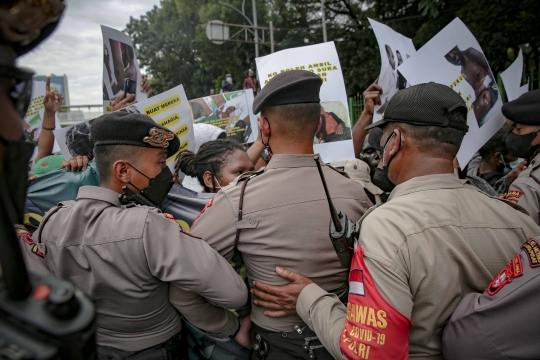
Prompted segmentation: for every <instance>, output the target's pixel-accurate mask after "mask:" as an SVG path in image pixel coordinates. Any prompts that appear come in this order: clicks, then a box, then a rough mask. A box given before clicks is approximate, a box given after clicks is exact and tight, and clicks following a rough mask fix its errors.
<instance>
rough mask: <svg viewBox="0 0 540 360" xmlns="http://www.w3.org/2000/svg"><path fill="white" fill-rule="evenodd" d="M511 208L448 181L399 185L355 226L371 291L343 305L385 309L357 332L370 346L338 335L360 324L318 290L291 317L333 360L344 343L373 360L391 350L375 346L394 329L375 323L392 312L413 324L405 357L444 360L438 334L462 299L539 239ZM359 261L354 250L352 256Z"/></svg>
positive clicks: (424, 179)
mask: <svg viewBox="0 0 540 360" xmlns="http://www.w3.org/2000/svg"><path fill="white" fill-rule="evenodd" d="M514 206H515V205H513V204H512V203H510V202H506V201H504V200H501V199H496V198H491V197H489V196H488V195H485V194H484V193H482V192H480V191H479V190H477V189H476V188H474V187H472V186H470V185H466V184H464V181H463V180H460V179H458V178H457V177H456V176H455V175H453V174H442V175H428V176H421V177H416V178H413V179H411V180H409V181H407V182H405V183H402V184H400V185H398V186H396V188H395V189H394V190H393V192H392V193H391V195H390V198H389V201H388V202H387V203H385V204H383V205H381V206H379V207H377V208H372V209H371V210H370V211H369V212H368V213H366V215H365V217H364V218H363V219H362V220H361V231H360V238H359V245H360V246H361V248H362V250H363V252H364V257H363V260H364V261H365V265H366V268H365V269H361V270H362V271H364V272H366V271H367V272H369V274H370V275H371V277H372V278H373V281H374V283H375V284H376V288H372V289H368V288H366V289H365V293H364V297H360V296H357V295H349V304H350V303H351V300H355V299H354V297H355V296H357V298H356V299H357V300H358V301H359V302H360V303H361V302H362V301H369V299H370V298H371V297H373V296H376V295H379V294H378V293H380V295H382V298H384V300H385V301H386V305H384V306H385V308H384V309H380V310H383V311H385V312H383V313H378V312H377V309H375V313H376V314H377V321H376V322H372V324H371V325H370V326H367V327H366V326H365V325H366V323H363V324H362V325H364V327H365V328H366V329H368V330H369V331H370V333H372V334H373V338H372V339H371V341H370V342H367V340H366V339H365V338H364V339H363V341H360V340H358V339H359V338H362V336H356V337H355V338H354V339H352V338H349V332H347V334H343V331H344V324H345V325H348V324H349V323H350V322H354V321H356V320H358V317H357V318H356V319H351V315H352V314H353V312H351V311H350V312H349V313H348V312H347V307H345V306H344V305H343V304H341V302H340V301H339V299H338V298H337V297H336V296H335V295H333V294H328V293H327V292H325V291H323V290H322V289H321V288H320V287H319V286H318V285H316V284H310V285H308V286H307V287H306V288H304V289H303V291H302V292H301V293H300V296H299V298H298V303H297V312H298V314H299V315H300V316H301V318H302V319H303V320H304V321H305V322H306V323H307V324H308V325H309V326H310V328H312V329H313V330H315V332H316V333H317V335H318V336H319V339H321V341H322V343H323V345H325V347H326V348H327V349H328V350H329V351H330V353H331V354H332V355H333V356H334V357H336V358H345V357H344V356H343V355H342V351H341V349H340V342H342V341H349V344H348V345H349V346H350V348H352V349H354V350H358V349H359V348H360V346H364V348H363V349H364V350H366V351H364V352H362V355H363V356H364V357H362V356H358V357H357V358H367V357H366V356H365V355H366V352H367V350H368V348H367V346H370V347H371V354H372V355H374V354H375V353H376V350H380V351H383V352H384V347H385V346H386V347H389V346H392V343H391V340H390V338H388V342H386V343H384V341H383V343H382V344H381V343H380V342H379V341H378V340H379V335H378V336H375V335H377V334H382V335H384V334H385V332H388V331H390V330H391V328H392V326H393V325H394V324H392V323H391V322H387V321H381V322H380V321H378V320H381V319H380V318H379V315H384V316H386V314H390V312H391V311H392V310H397V311H398V312H399V313H400V314H401V315H402V316H404V317H405V318H407V319H410V320H412V324H413V325H412V327H410V325H409V326H408V327H410V335H409V353H410V357H411V358H422V359H442V355H441V337H442V331H443V329H444V326H445V325H446V324H447V322H448V320H449V319H450V316H451V315H452V313H453V311H454V309H455V308H456V307H457V305H458V304H459V301H460V300H461V299H462V297H463V296H464V295H465V294H468V293H471V292H479V291H482V290H483V289H485V287H486V284H488V283H489V282H490V281H491V279H493V277H494V276H496V275H497V274H498V273H499V271H500V269H501V268H502V267H503V266H504V265H505V264H506V263H507V262H508V261H509V260H510V259H511V258H512V256H514V255H515V254H516V252H517V251H518V249H519V247H520V246H521V245H522V244H523V242H525V241H526V240H527V239H529V238H530V237H533V236H537V235H539V234H540V228H539V227H538V226H537V225H536V224H535V223H534V221H532V220H531V218H530V217H528V216H526V215H525V214H524V213H523V212H521V211H518V209H519V207H516V208H517V209H513V208H512V207H514ZM358 253H359V248H358V247H357V249H356V253H355V256H357V254H358ZM353 262H354V259H353ZM300 273H301V272H300ZM362 290H364V289H362ZM351 292H353V291H352V288H351ZM377 292H378V293H377ZM351 296H353V297H351ZM348 315H349V317H348ZM357 315H358V313H357ZM352 318H354V316H352ZM360 318H361V319H362V320H361V321H364V320H365V319H363V318H362V317H360ZM356 325H359V324H358V323H357V324H356ZM367 325H369V319H368V322H367ZM401 330H402V331H408V328H405V327H402V328H401ZM405 334H406V333H405ZM345 335H346V336H347V338H348V340H347V339H344V338H343V337H342V336H345ZM356 335H358V333H357V334H356ZM370 336H371V335H370ZM351 339H352V340H353V341H352V342H351ZM362 342H363V344H360V343H362ZM344 344H345V345H346V344H347V343H346V342H345V343H342V344H341V345H342V346H343V345H344ZM377 348H378V349H377ZM342 349H343V347H342ZM370 358H371V357H370ZM373 358H375V357H373ZM382 358H388V357H382Z"/></svg>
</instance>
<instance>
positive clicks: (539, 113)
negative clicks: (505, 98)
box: [501, 89, 540, 125]
mask: <svg viewBox="0 0 540 360" xmlns="http://www.w3.org/2000/svg"><path fill="white" fill-rule="evenodd" d="M501 111H502V113H503V115H504V116H505V117H506V118H507V119H509V120H512V121H513V122H515V123H518V124H524V125H540V89H539V90H533V91H529V92H526V93H525V94H523V95H521V96H520V97H519V98H517V99H516V100H513V101H509V102H507V103H506V104H504V105H503V106H502V109H501Z"/></svg>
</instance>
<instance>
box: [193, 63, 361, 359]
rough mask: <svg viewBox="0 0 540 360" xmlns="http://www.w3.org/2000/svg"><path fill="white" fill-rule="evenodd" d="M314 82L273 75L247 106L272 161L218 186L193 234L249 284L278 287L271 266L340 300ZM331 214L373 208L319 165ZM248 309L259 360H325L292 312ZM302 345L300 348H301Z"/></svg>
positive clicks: (342, 289) (355, 187)
mask: <svg viewBox="0 0 540 360" xmlns="http://www.w3.org/2000/svg"><path fill="white" fill-rule="evenodd" d="M321 85H322V80H321V78H320V77H319V76H317V75H315V74H313V73H311V72H309V71H303V70H292V71H287V72H284V73H281V74H279V75H277V76H275V77H274V78H273V79H272V80H270V82H268V84H266V86H265V87H264V88H263V89H262V90H261V92H260V93H259V95H257V97H256V98H255V102H254V104H253V111H254V113H259V112H260V113H261V115H260V117H259V129H260V131H261V136H260V138H261V141H262V143H263V144H264V145H266V147H267V149H268V151H269V152H270V153H271V154H272V158H271V160H270V162H269V163H268V166H266V167H265V168H264V169H263V170H262V171H259V172H255V173H247V174H244V175H242V176H240V177H239V178H237V179H236V180H235V181H234V182H232V183H231V184H230V185H229V186H228V187H225V188H223V189H222V190H221V191H220V192H218V193H217V195H216V196H215V197H214V199H213V200H212V201H211V203H210V204H209V205H208V206H207V207H206V209H205V210H204V211H203V213H202V214H201V215H200V216H199V218H198V219H197V220H196V221H195V222H194V224H193V226H192V228H191V230H192V232H193V233H194V234H196V235H197V236H201V237H202V238H203V239H205V240H206V241H207V242H208V243H209V244H210V246H212V247H213V248H215V249H216V250H217V251H218V252H219V253H220V254H221V255H223V256H224V257H225V258H226V259H227V260H232V259H233V257H234V256H235V255H237V254H238V252H240V253H241V255H242V258H243V261H244V263H245V266H246V268H247V275H248V279H249V281H250V282H253V281H264V282H267V283H272V284H284V283H285V281H284V280H283V279H281V278H280V277H279V276H278V275H277V274H276V273H275V271H274V269H275V266H276V265H281V266H286V267H290V268H292V269H295V271H298V272H301V273H304V274H309V276H310V277H311V278H313V279H314V281H315V282H316V283H317V284H318V285H319V286H321V288H323V289H325V290H327V291H329V292H331V293H334V294H335V295H336V298H342V299H345V298H346V294H347V269H346V268H343V267H341V265H340V263H339V261H338V257H337V255H336V253H335V251H334V249H333V247H332V244H331V242H330V238H329V236H328V231H329V222H330V211H329V209H328V203H327V199H326V196H325V193H324V187H323V184H322V182H321V179H320V176H319V173H318V171H317V167H316V163H315V161H314V154H313V137H314V135H315V132H316V130H317V126H318V122H319V116H320V111H321V110H320V109H321V108H320V99H319V90H320V87H321ZM323 172H324V176H325V178H326V182H327V184H328V188H329V192H330V194H331V196H332V198H333V200H334V204H335V206H336V208H337V209H339V210H341V211H342V212H344V213H345V214H347V216H348V217H349V219H351V220H353V221H357V220H358V219H360V217H361V216H362V215H363V214H364V212H365V211H366V210H367V209H368V208H369V206H370V205H371V203H370V201H369V200H368V199H367V197H366V194H365V192H364V190H363V188H362V186H361V185H360V184H359V183H358V182H356V181H353V180H350V179H347V178H346V177H344V176H343V175H341V174H340V173H339V172H337V171H335V170H334V169H331V168H330V167H326V166H323ZM265 310H267V309H265V308H264V307H261V306H259V305H258V304H257V303H254V304H252V313H251V317H252V321H253V324H254V326H253V327H254V332H255V334H256V337H255V344H254V358H257V359H262V358H265V359H270V360H271V359H285V360H287V359H295V358H296V359H297V358H302V359H309V358H310V356H316V358H317V359H331V358H332V357H331V355H330V354H328V352H327V351H326V350H325V349H324V348H323V347H322V346H321V344H320V342H319V340H318V339H317V337H316V335H315V334H314V333H313V332H312V331H311V330H310V329H309V328H308V327H307V326H306V324H305V323H304V322H303V321H302V320H301V319H300V317H298V316H297V315H296V314H292V315H291V316H287V317H284V318H281V319H273V318H270V317H268V316H265V315H264V312H265ZM304 345H307V346H306V349H305V350H304Z"/></svg>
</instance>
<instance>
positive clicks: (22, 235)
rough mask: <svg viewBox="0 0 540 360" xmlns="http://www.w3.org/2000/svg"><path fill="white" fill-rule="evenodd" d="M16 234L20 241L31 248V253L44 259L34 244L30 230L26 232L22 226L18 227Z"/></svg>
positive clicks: (16, 227)
mask: <svg viewBox="0 0 540 360" xmlns="http://www.w3.org/2000/svg"><path fill="white" fill-rule="evenodd" d="M15 233H16V234H17V238H18V239H19V240H22V241H24V242H25V243H26V244H27V245H29V246H30V247H31V250H30V251H32V253H34V254H36V255H37V256H39V257H44V255H43V253H42V252H41V251H40V250H39V248H38V246H37V245H36V244H35V243H34V239H33V238H32V234H30V232H29V231H28V230H26V229H25V228H24V227H22V226H20V225H16V226H15Z"/></svg>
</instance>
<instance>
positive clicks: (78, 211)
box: [35, 112, 247, 356]
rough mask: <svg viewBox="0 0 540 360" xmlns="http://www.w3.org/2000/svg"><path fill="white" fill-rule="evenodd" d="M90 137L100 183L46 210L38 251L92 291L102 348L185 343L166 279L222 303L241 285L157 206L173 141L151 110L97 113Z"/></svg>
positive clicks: (236, 302) (236, 298)
mask: <svg viewBox="0 0 540 360" xmlns="http://www.w3.org/2000/svg"><path fill="white" fill-rule="evenodd" d="M91 135H92V139H93V141H94V150H93V151H94V156H95V160H96V165H97V169H98V172H99V175H100V186H99V187H96V186H85V187H82V188H81V189H80V190H79V193H78V196H77V201H76V202H73V201H70V202H66V203H65V204H59V206H58V207H57V208H54V209H53V210H51V211H50V212H49V213H48V214H47V215H46V216H45V217H44V219H43V221H42V222H41V225H40V227H39V229H38V230H37V231H36V233H37V236H36V239H35V240H36V243H37V244H38V246H40V248H41V249H42V252H43V254H44V256H43V258H40V259H41V260H42V261H44V262H45V263H46V265H47V267H48V268H49V269H50V271H52V272H53V273H55V274H56V275H58V276H59V277H62V278H64V279H67V280H69V281H71V282H73V283H74V284H75V285H77V286H78V287H79V288H81V289H82V290H83V291H84V292H86V293H87V294H89V295H90V296H91V297H92V298H93V299H94V301H95V303H96V308H97V314H98V315H97V318H98V321H97V322H98V328H97V331H96V334H97V335H96V338H97V339H96V340H97V344H98V354H101V355H104V356H113V355H114V356H128V355H129V353H131V352H136V351H141V350H144V351H152V350H153V349H154V348H155V347H158V348H160V347H165V348H167V349H168V350H167V351H169V350H170V349H173V348H174V349H178V348H185V346H184V345H178V341H179V340H180V339H181V336H180V335H179V333H180V329H181V322H180V315H179V314H178V313H177V311H176V309H175V307H174V306H173V305H174V304H175V303H183V302H184V303H185V301H183V300H184V299H181V298H179V299H178V301H175V299H174V297H173V298H171V300H170V301H169V284H171V286H175V287H177V288H178V289H179V290H182V291H178V292H171V294H172V295H173V296H174V295H175V294H176V295H177V296H182V294H183V293H185V292H189V293H190V297H191V296H192V295H193V294H196V295H198V296H202V297H204V298H206V300H207V301H208V302H210V303H211V304H213V305H216V306H220V307H224V308H236V307H240V306H242V305H244V304H245V303H246V301H247V289H246V286H245V284H244V283H243V281H242V280H241V278H240V277H239V276H238V275H237V274H236V273H235V272H234V270H233V269H232V268H231V266H230V265H229V264H228V262H227V261H226V260H225V259H224V258H223V257H221V256H220V255H219V254H218V253H217V252H216V251H215V250H213V249H212V248H211V247H210V246H208V245H207V244H206V243H205V242H204V241H203V240H202V239H200V238H197V237H195V236H193V235H191V234H188V233H185V232H183V231H181V229H180V227H179V226H178V224H177V223H176V222H175V221H174V219H171V218H170V217H168V216H166V215H165V214H163V213H161V211H160V210H159V209H158V208H157V206H158V205H159V204H161V202H162V201H163V200H164V198H165V196H166V195H167V193H168V191H169V189H170V187H171V186H172V184H173V180H172V174H171V171H170V170H169V168H168V167H167V166H166V161H167V159H168V158H170V157H171V156H172V155H174V154H175V153H176V151H177V150H178V148H179V140H178V137H176V135H175V134H174V133H172V132H171V131H169V130H167V129H165V128H163V127H161V126H159V125H157V124H156V123H155V122H154V121H153V120H152V119H151V118H150V117H148V116H145V115H141V114H128V113H123V112H116V113H111V114H108V115H104V116H102V117H100V118H98V119H96V120H94V122H93V123H92V126H91ZM122 193H124V194H123V195H121V194H122ZM140 204H145V205H140ZM35 258H36V259H38V257H37V256H36V257H35ZM211 314H212V313H210V312H208V313H206V314H187V315H194V316H195V315H197V316H205V315H207V316H208V318H207V320H206V322H208V323H209V324H212V323H213V322H214V321H217V320H216V319H214V318H211V316H212V315H211ZM221 314H222V315H223V314H224V313H223V312H221ZM221 319H222V318H221V317H220V320H221ZM225 323H227V320H225ZM214 328H215V327H214ZM233 330H234V329H233ZM216 332H219V329H218V330H216ZM181 340H182V342H185V339H181ZM158 350H159V349H156V351H158ZM160 351H161V350H160ZM169 352H170V354H173V356H177V353H176V352H174V351H173V350H170V351H169Z"/></svg>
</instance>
